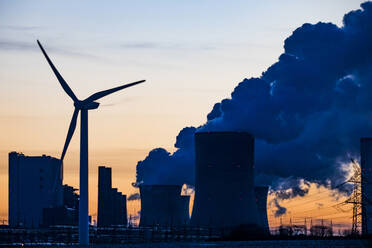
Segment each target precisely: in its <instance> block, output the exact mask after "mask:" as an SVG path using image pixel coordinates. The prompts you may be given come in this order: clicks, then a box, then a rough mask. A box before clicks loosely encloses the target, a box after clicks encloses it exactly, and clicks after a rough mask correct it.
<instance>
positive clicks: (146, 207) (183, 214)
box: [139, 185, 190, 227]
mask: <svg viewBox="0 0 372 248" xmlns="http://www.w3.org/2000/svg"><path fill="white" fill-rule="evenodd" d="M181 188H182V185H141V186H140V194H141V217H140V223H139V225H140V226H141V227H146V226H183V225H187V224H188V223H189V201H190V196H184V195H181Z"/></svg>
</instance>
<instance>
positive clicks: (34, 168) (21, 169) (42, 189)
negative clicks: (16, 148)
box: [9, 152, 63, 228]
mask: <svg viewBox="0 0 372 248" xmlns="http://www.w3.org/2000/svg"><path fill="white" fill-rule="evenodd" d="M62 201H63V190H62V164H61V162H60V160H59V159H56V158H53V157H50V156H45V155H43V156H33V157H30V156H25V155H23V154H21V153H16V152H11V153H9V225H10V226H11V227H27V228H31V227H35V228H36V227H39V226H40V225H42V223H43V209H44V208H54V207H60V206H62Z"/></svg>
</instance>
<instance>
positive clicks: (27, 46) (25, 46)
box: [0, 39, 103, 59]
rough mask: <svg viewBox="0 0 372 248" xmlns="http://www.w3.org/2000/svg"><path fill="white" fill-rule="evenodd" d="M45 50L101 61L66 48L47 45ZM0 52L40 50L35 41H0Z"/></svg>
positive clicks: (96, 57) (93, 56) (95, 57)
mask: <svg viewBox="0 0 372 248" xmlns="http://www.w3.org/2000/svg"><path fill="white" fill-rule="evenodd" d="M43 46H44V45H43ZM44 47H45V46H44ZM45 49H47V52H48V53H49V52H53V53H59V54H62V55H65V56H72V57H81V58H89V59H103V58H101V57H98V56H95V55H92V54H87V53H82V52H77V51H76V50H70V49H67V48H59V47H53V46H49V45H48V46H47V47H45ZM0 50H3V51H30V52H39V50H40V49H39V47H38V45H37V43H36V40H35V41H34V42H29V41H28V42H25V41H16V40H5V39H0Z"/></svg>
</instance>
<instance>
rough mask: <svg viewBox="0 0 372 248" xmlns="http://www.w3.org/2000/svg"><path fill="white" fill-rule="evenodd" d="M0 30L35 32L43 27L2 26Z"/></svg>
mask: <svg viewBox="0 0 372 248" xmlns="http://www.w3.org/2000/svg"><path fill="white" fill-rule="evenodd" d="M0 29H7V30H12V31H21V32H24V31H33V30H40V29H43V27H40V26H21V25H0Z"/></svg>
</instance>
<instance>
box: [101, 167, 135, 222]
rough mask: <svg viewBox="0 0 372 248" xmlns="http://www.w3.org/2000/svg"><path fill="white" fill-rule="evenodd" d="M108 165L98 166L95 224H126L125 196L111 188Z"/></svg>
mask: <svg viewBox="0 0 372 248" xmlns="http://www.w3.org/2000/svg"><path fill="white" fill-rule="evenodd" d="M111 172H112V170H111V168H110V167H105V166H99V167H98V208H97V212H98V213H97V215H98V218H97V226H98V227H109V226H126V225H127V223H128V221H127V196H126V195H123V194H122V193H120V192H118V189H117V188H112V180H111V174H112V173H111Z"/></svg>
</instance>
